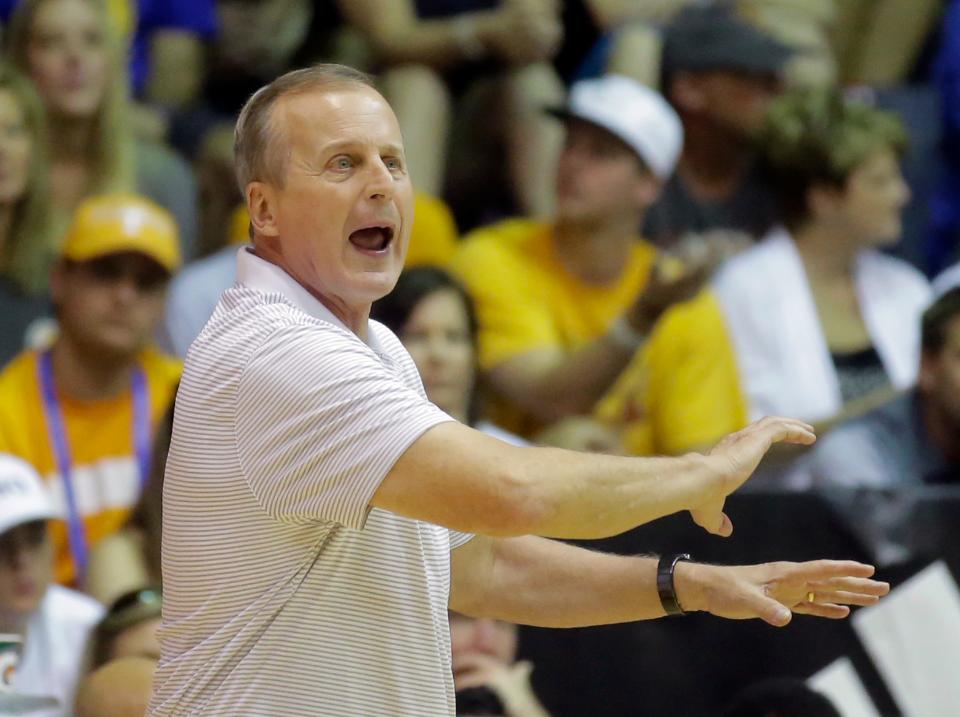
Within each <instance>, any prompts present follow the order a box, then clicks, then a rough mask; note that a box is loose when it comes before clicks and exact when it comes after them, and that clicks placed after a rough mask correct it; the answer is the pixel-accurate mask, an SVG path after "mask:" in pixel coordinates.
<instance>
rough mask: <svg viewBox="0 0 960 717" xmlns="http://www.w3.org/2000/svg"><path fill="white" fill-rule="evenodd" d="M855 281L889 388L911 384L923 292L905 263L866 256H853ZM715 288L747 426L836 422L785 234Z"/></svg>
mask: <svg viewBox="0 0 960 717" xmlns="http://www.w3.org/2000/svg"><path fill="white" fill-rule="evenodd" d="M854 273H855V277H854V279H855V282H856V287H857V294H858V299H859V303H860V309H861V311H862V312H863V319H864V323H865V324H866V327H867V331H868V332H869V334H870V337H871V339H872V340H873V345H874V347H875V348H876V350H877V353H878V354H879V355H880V360H881V361H882V362H883V366H884V369H885V370H886V372H887V375H888V376H889V377H890V382H891V383H892V384H893V385H894V386H895V387H897V388H900V389H903V388H908V387H910V386H911V385H913V383H914V381H915V380H916V377H917V368H918V365H919V359H920V316H921V314H922V312H923V310H924V309H925V308H926V307H927V305H928V304H929V303H930V299H931V291H930V284H929V282H928V281H927V280H926V278H925V277H924V276H923V275H922V274H921V273H920V272H919V271H917V270H916V269H914V268H913V267H912V266H910V265H909V264H907V263H906V262H904V261H902V260H900V259H895V258H893V257H889V256H887V255H885V254H881V253H880V252H877V251H873V250H864V251H862V252H861V253H860V255H859V256H858V257H857V260H856V267H855V269H854ZM713 288H714V291H715V292H716V295H717V298H718V300H719V302H720V305H721V307H722V309H723V313H724V317H725V319H726V322H727V330H728V331H729V333H730V339H731V341H732V342H733V344H734V351H735V354H736V357H737V366H738V370H739V373H740V382H741V386H742V387H743V390H744V392H745V393H746V398H747V402H748V405H749V411H750V417H751V420H754V419H757V418H760V417H762V416H765V415H787V416H792V417H795V418H801V419H804V420H807V421H818V420H821V419H824V418H829V417H830V416H833V415H835V414H836V413H837V412H838V411H839V410H840V408H841V406H842V397H841V394H840V383H839V380H838V379H837V372H836V369H835V367H834V364H833V360H832V358H831V356H830V351H829V348H828V347H827V343H826V339H825V338H824V335H823V330H822V328H821V326H820V319H819V318H818V316H817V308H816V304H815V303H814V299H813V294H812V293H811V291H810V285H809V283H808V282H807V276H806V272H805V271H804V267H803V263H802V261H801V259H800V254H799V253H798V252H797V248H796V245H795V244H794V242H793V239H792V238H791V237H790V235H789V234H788V233H787V232H786V231H785V230H782V229H778V230H774V231H773V232H771V233H770V234H769V235H768V237H767V238H766V239H764V240H763V241H761V242H760V243H759V244H758V245H757V246H755V247H753V248H751V249H749V250H747V251H746V252H744V253H743V254H740V255H739V256H736V257H734V258H733V259H731V260H730V261H728V262H727V263H726V264H725V265H724V266H723V267H722V269H721V270H720V271H719V272H718V274H717V277H716V278H715V280H714V282H713Z"/></svg>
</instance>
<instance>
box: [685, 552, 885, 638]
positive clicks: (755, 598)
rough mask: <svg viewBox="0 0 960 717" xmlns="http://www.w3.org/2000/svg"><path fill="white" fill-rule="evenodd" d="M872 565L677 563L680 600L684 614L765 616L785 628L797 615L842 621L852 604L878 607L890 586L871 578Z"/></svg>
mask: <svg viewBox="0 0 960 717" xmlns="http://www.w3.org/2000/svg"><path fill="white" fill-rule="evenodd" d="M873 573H874V567H873V566H872V565H865V564H863V563H858V562H855V561H852V560H813V561H809V562H805V563H791V562H776V563H763V564H760V565H740V566H721V565H705V564H701V563H685V562H681V563H678V565H677V568H676V571H675V573H674V585H675V588H676V593H677V599H678V601H679V603H680V606H681V607H682V608H683V610H684V611H685V612H692V611H694V610H702V611H704V612H709V613H710V614H712V615H716V616H717V617H725V618H729V619H732V620H745V619H750V618H760V619H761V620H763V621H765V622H767V623H769V624H771V625H774V626H776V627H782V626H784V625H786V624H787V623H789V622H790V619H791V617H792V615H793V614H798V615H813V616H815V617H826V618H831V619H835V620H836V619H841V618H845V617H847V615H849V614H850V607H849V606H850V605H861V606H864V605H873V604H875V603H876V602H877V601H878V600H879V599H880V598H881V597H882V596H884V595H886V594H887V593H888V592H890V585H889V584H888V583H885V582H881V581H878V580H872V579H871V577H872V576H873Z"/></svg>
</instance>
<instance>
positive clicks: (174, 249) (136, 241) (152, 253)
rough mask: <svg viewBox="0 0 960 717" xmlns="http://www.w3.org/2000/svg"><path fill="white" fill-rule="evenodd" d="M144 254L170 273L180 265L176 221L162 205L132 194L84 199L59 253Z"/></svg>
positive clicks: (74, 256) (72, 256) (86, 257)
mask: <svg viewBox="0 0 960 717" xmlns="http://www.w3.org/2000/svg"><path fill="white" fill-rule="evenodd" d="M127 251H133V252H138V253H140V254H144V255H146V256H148V257H150V258H151V259H153V260H154V261H156V262H157V263H158V264H160V265H161V266H162V267H163V268H164V269H166V270H167V271H169V272H170V273H171V274H172V273H173V272H174V271H176V270H177V269H178V268H179V267H180V241H179V237H178V232H177V223H176V221H175V220H174V218H173V216H172V215H171V214H170V212H168V211H167V210H166V209H164V208H163V207H161V206H159V205H158V204H154V203H153V202H151V201H150V200H149V199H145V198H144V197H140V196H137V195H135V194H105V195H100V196H96V197H90V198H89V199H85V200H84V201H82V202H81V203H80V206H78V207H77V209H76V211H75V212H74V214H73V220H72V221H71V223H70V227H69V228H68V229H67V235H66V236H65V237H64V241H63V245H62V246H61V248H60V256H62V257H63V258H64V259H69V260H71V261H90V260H91V259H97V258H99V257H101V256H106V255H107V254H117V253H119V252H127Z"/></svg>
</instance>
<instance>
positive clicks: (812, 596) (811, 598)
mask: <svg viewBox="0 0 960 717" xmlns="http://www.w3.org/2000/svg"><path fill="white" fill-rule="evenodd" d="M816 597H817V594H816V593H815V592H813V590H811V591H810V592H808V593H807V602H815V601H816Z"/></svg>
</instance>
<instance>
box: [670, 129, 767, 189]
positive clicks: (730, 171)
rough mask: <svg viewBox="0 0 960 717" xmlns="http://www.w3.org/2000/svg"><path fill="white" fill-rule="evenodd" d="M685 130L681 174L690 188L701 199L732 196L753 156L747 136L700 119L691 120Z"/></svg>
mask: <svg viewBox="0 0 960 717" xmlns="http://www.w3.org/2000/svg"><path fill="white" fill-rule="evenodd" d="M684 130H685V135H684V140H683V153H682V154H681V156H680V161H679V163H678V164H677V174H678V175H679V176H680V178H681V179H682V180H683V182H684V184H685V185H686V187H687V190H688V191H689V192H690V194H692V195H693V197H694V198H695V199H697V200H700V201H708V202H709V201H713V202H719V201H723V200H725V199H729V198H730V197H731V196H733V195H734V194H735V193H736V191H737V189H738V188H739V187H740V184H741V182H742V181H743V177H744V176H745V175H746V173H747V171H748V169H749V167H750V162H751V158H752V156H751V152H750V151H749V148H748V147H747V145H746V143H745V142H744V140H743V138H742V137H736V136H733V135H730V134H729V133H726V132H718V131H716V130H714V129H710V128H706V127H699V126H698V125H697V124H696V122H690V123H687V124H686V125H685V127H684Z"/></svg>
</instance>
